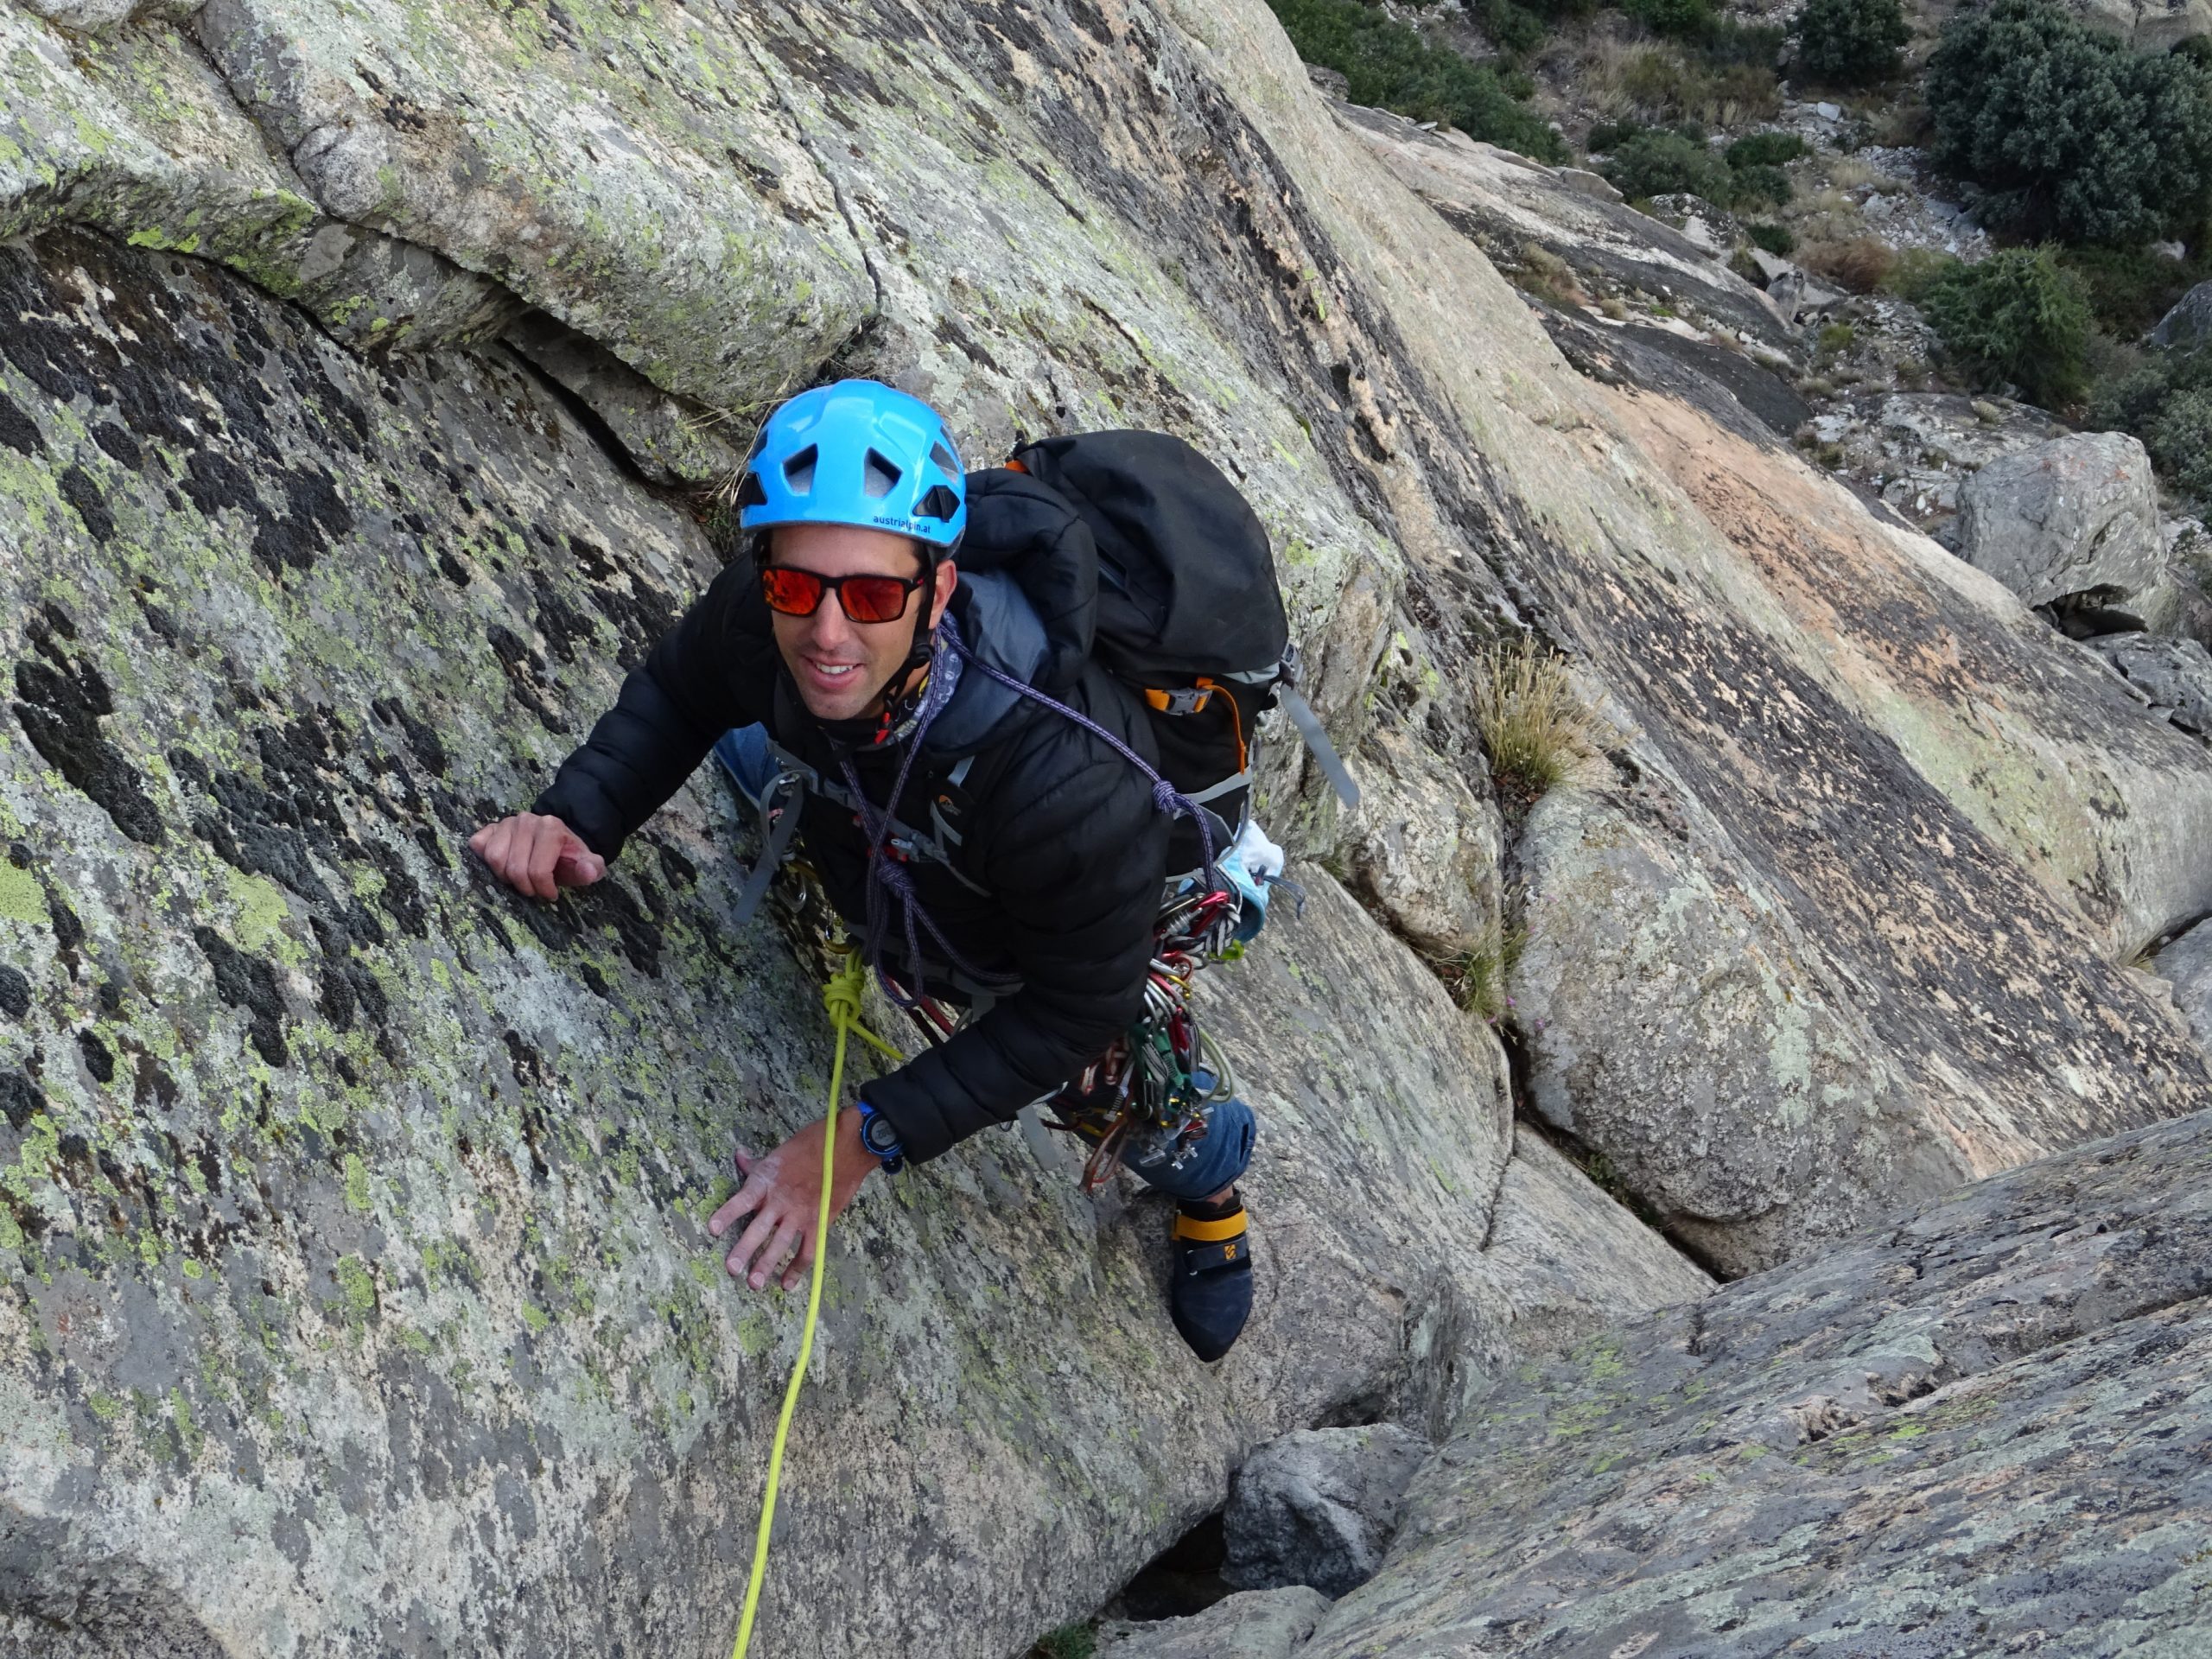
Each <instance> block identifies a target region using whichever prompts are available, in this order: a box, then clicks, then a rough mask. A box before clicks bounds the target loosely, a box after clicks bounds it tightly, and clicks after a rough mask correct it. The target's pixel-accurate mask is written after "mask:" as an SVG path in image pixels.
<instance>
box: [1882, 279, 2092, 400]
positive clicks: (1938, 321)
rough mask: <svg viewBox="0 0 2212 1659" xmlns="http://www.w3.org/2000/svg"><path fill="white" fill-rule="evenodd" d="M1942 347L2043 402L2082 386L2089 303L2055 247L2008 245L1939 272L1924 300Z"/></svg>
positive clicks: (1986, 379) (1993, 381) (1994, 380)
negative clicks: (1974, 262) (1971, 262)
mask: <svg viewBox="0 0 2212 1659" xmlns="http://www.w3.org/2000/svg"><path fill="white" fill-rule="evenodd" d="M1921 309H1922V310H1923V312H1924V313H1925V314H1926V315H1927V317H1928V321H1929V323H1930V324H1931V325H1932V326H1933V327H1934V328H1935V330H1936V337H1937V338H1938V339H1940V340H1942V342H1943V349H1944V351H1945V352H1946V353H1948V355H1949V356H1950V357H1951V358H1952V359H1953V360H1954V361H1955V362H1956V364H1957V365H1958V366H1959V367H1961V369H1963V370H1965V371H1966V372H1967V373H1968V374H1970V375H1972V376H1974V378H1976V379H1977V380H1978V381H1979V382H1980V384H1981V385H1999V384H2000V383H2003V382H2005V381H2010V382H2012V384H2013V385H2018V387H2019V388H2020V389H2021V391H2024V393H2025V394H2026V395H2027V397H2029V398H2030V399H2031V401H2032V402H2035V403H2038V404H2042V405H2043V406H2044V408H2046V409H2055V408H2057V407H2059V406H2060V405H2062V404H2067V403H2069V402H2071V401H2072V400H2073V399H2075V397H2079V396H2080V395H2081V394H2082V391H2084V389H2085V382H2086V379H2087V368H2088V343H2089V328H2090V320H2089V305H2088V300H2087V298H2086V297H2085V296H2083V294H2082V284H2081V283H2080V281H2079V279H2077V278H2076V277H2075V276H2074V274H2073V273H2072V272H2071V271H2069V270H2066V269H2064V267H2063V266H2062V265H2060V264H2059V263H2058V260H2057V258H2056V253H2055V250H2053V249H2050V248H2047V247H2044V248H2007V249H2005V251H2002V252H2000V253H1994V254H1992V255H1991V256H1990V257H1988V258H1986V259H1985V260H1983V261H1982V262H1981V263H1980V264H1977V265H1961V266H1959V267H1958V268H1957V269H1955V270H1951V271H1948V272H1947V273H1945V274H1944V275H1943V276H1942V277H1939V278H1937V279H1936V282H1935V283H1934V284H1933V285H1932V286H1931V287H1930V288H1929V290H1928V293H1927V296H1926V297H1925V298H1924V299H1923V301H1922V302H1921Z"/></svg>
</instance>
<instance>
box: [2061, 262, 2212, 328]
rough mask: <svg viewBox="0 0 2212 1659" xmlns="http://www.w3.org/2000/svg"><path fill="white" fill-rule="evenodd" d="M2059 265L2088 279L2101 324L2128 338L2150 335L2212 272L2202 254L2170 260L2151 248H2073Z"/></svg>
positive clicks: (2085, 284) (2091, 300)
mask: <svg viewBox="0 0 2212 1659" xmlns="http://www.w3.org/2000/svg"><path fill="white" fill-rule="evenodd" d="M2059 263H2060V264H2063V265H2064V266H2065V267H2066V268H2067V270H2070V271H2072V272H2073V273H2074V274H2075V276H2076V277H2080V278H2081V279H2082V287H2083V288H2084V289H2087V290H2088V296H2089V309H2090V310H2091V311H2093V312H2094V313H2095V314H2096V318H2097V321H2098V322H2100V323H2101V324H2102V325H2103V326H2104V327H2105V328H2106V329H2107V331H2109V332H2110V333H2112V334H2116V335H2119V336H2120V337H2121V338H2122V339H2133V338H2134V337H2135V336H2136V335H2138V334H2146V333H2148V332H2149V331H2150V330H2151V328H2152V327H2153V326H2155V325H2156V324H2157V322H2158V319H2159V318H2160V317H2163V316H2164V315H2166V313H2167V312H2168V311H2170V310H2171V309H2172V308H2173V306H2174V302H2175V301H2177V300H2178V299H2180V298H2181V296H2183V295H2184V294H2186V293H2188V292H2189V290H2190V289H2192V288H2194V287H2196V284H2197V283H2201V282H2202V281H2204V280H2205V278H2206V277H2212V269H2208V262H2207V261H2205V260H2204V259H2202V257H2199V258H2195V259H2185V260H2183V259H2168V258H2166V257H2164V256H2163V255H2160V254H2155V253H2152V251H2150V250H2149V249H2147V248H2069V249H2068V250H2067V251H2065V252H2064V253H2063V254H2061V255H2060V256H2059Z"/></svg>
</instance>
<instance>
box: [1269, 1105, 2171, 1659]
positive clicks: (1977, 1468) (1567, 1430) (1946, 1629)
mask: <svg viewBox="0 0 2212 1659" xmlns="http://www.w3.org/2000/svg"><path fill="white" fill-rule="evenodd" d="M2209 1169H2212V1112H2200V1113H2198V1114H2196V1115H2195V1116H2190V1117H2188V1118H2183V1119H2181V1120H2178V1121H2176V1122H2170V1123H2164V1124H2160V1125H2157V1126H2155V1127H2152V1128H2147V1129H2143V1130H2139V1131H2137V1132H2135V1133H2133V1134H2130V1135H2122V1136H2119V1137H2116V1138H2114V1139H2112V1140H2108V1141H2101V1142H2098V1143H2096V1144H2094V1145H2092V1146H2088V1147H2082V1148H2080V1149H2078V1150H2076V1151H2075V1152H2072V1153H2069V1154H2065V1155H2063V1156H2061V1157H2057V1158H2054V1159H2050V1160H2047V1161H2045V1162H2043V1163H2039V1164H2035V1165H2032V1166H2028V1167H2025V1168H2023V1169H2018V1170H2015V1171H2012V1172H2009V1173H2005V1174H2003V1175H1999V1176H1996V1177H1993V1178H1992V1179H1989V1180H1986V1181H1984V1182H1981V1183H1980V1184H1979V1185H1974V1186H1971V1187H1968V1188H1967V1189H1965V1190H1964V1191H1962V1192H1958V1193H1956V1194H1955V1195H1954V1196H1953V1197H1951V1198H1948V1199H1947V1200H1946V1201H1944V1202H1942V1203H1940V1204H1937V1205H1933V1206H1932V1207H1930V1208H1929V1209H1928V1210H1926V1211H1923V1213H1921V1214H1919V1215H1917V1216H1909V1217H1904V1218H1902V1219H1900V1220H1898V1221H1897V1222H1896V1223H1894V1224H1891V1225H1889V1226H1885V1227H1882V1228H1878V1229H1876V1230H1870V1231H1867V1232H1864V1233H1861V1234H1859V1236H1856V1237H1855V1238H1853V1239H1852V1240H1851V1241H1850V1242H1849V1243H1846V1244H1843V1245H1841V1246H1840V1247H1837V1248H1834V1249H1830V1250H1828V1251H1827V1252H1825V1253H1824V1254H1823V1255H1822V1256H1821V1258H1820V1259H1819V1260H1817V1261H1813V1262H1807V1263H1805V1264H1803V1265H1802V1266H1799V1267H1796V1268H1789V1269H1787V1270H1784V1271H1781V1272H1776V1273H1769V1274H1761V1275H1758V1276H1757V1277H1755V1278H1751V1279H1747V1280H1744V1281H1740V1282H1738V1283H1737V1284H1734V1285H1731V1286H1729V1287H1726V1288H1725V1289H1723V1290H1721V1291H1720V1292H1719V1293H1718V1294H1715V1295H1713V1297H1711V1298H1709V1299H1707V1300H1705V1301H1703V1302H1701V1303H1698V1304H1695V1305H1694V1306H1690V1307H1688V1308H1684V1309H1680V1310H1676V1311H1674V1312H1670V1313H1662V1314H1659V1315H1656V1316H1653V1317H1650V1318H1648V1319H1643V1320H1641V1321H1638V1322H1637V1323H1634V1324H1631V1325H1627V1326H1626V1327H1624V1328H1623V1329H1622V1330H1620V1331H1619V1332H1617V1333H1614V1334H1611V1335H1609V1336H1606V1337H1603V1338H1597V1339H1593V1340H1592V1341H1590V1342H1588V1343H1586V1344H1583V1345H1582V1346H1580V1348H1579V1349H1577V1350H1576V1351H1573V1352H1572V1353H1571V1354H1569V1355H1568V1356H1567V1357H1564V1358H1562V1359H1560V1360H1559V1361H1556V1362H1554V1363H1545V1364H1538V1365H1532V1366H1529V1367H1525V1368H1523V1369H1522V1370H1521V1371H1520V1372H1519V1373H1518V1374H1516V1375H1515V1376H1512V1377H1510V1379H1509V1380H1508V1381H1507V1382H1506V1383H1504V1384H1503V1386H1501V1387H1500V1388H1499V1389H1497V1390H1496V1391H1495V1392H1494V1393H1492V1394H1491V1395H1490V1396H1488V1397H1487V1398H1485V1399H1483V1400H1481V1401H1479V1402H1477V1404H1476V1405H1475V1406H1474V1407H1472V1408H1471V1409H1470V1411H1469V1414H1468V1415H1467V1417H1466V1418H1465V1421H1463V1423H1462V1424H1461V1426H1460V1427H1459V1431H1458V1432H1457V1433H1455V1434H1454V1435H1453V1436H1452V1440H1451V1441H1450V1442H1449V1443H1448V1444H1447V1445H1446V1447H1445V1448H1444V1449H1443V1450H1442V1451H1441V1452H1439V1453H1438V1455H1437V1457H1436V1458H1435V1459H1433V1460H1432V1461H1431V1462H1430V1463H1429V1464H1428V1465H1427V1466H1426V1467H1425V1468H1424V1470H1423V1471H1422V1473H1421V1477H1420V1478H1418V1479H1417V1480H1416V1482H1415V1484H1414V1489H1413V1491H1411V1492H1410V1493H1409V1494H1408V1498H1407V1516H1406V1521H1405V1524H1404V1526H1403V1527H1402V1530H1401V1532H1400V1535H1399V1540H1398V1542H1397V1544H1396V1546H1395V1548H1393V1550H1392V1552H1391V1554H1390V1558H1389V1560H1388V1562H1387V1563H1386V1564H1385V1566H1384V1567H1383V1571H1382V1572H1381V1573H1379V1574H1378V1575H1377V1576H1376V1578H1375V1579H1374V1580H1371V1581H1370V1582H1369V1583H1368V1584H1367V1585H1366V1586H1363V1587H1362V1588H1361V1589H1359V1590H1357V1591H1355V1592H1352V1594H1351V1596H1349V1597H1347V1598H1346V1599H1344V1600H1343V1601H1341V1602H1339V1603H1338V1605H1336V1606H1335V1607H1334V1608H1333V1609H1332V1610H1331V1612H1330V1614H1329V1617H1328V1618H1326V1619H1325V1620H1324V1622H1323V1624H1322V1628H1321V1629H1320V1630H1319V1631H1318V1632H1316V1634H1315V1637H1314V1640H1313V1644H1312V1646H1311V1647H1310V1648H1309V1649H1304V1650H1302V1654H1301V1659H1356V1656H1363V1655H1373V1654H1378V1653H1389V1654H1393V1655H1407V1656H1414V1655H1419V1656H1439V1659H1440V1656H1445V1655H1469V1654H1480V1655H1484V1656H1489V1659H1514V1656H1523V1655H1526V1656H1535V1655H1546V1656H1567V1655H1577V1656H1580V1655H1584V1654H1589V1655H1605V1654H1616V1655H1618V1654H1633V1655H1636V1656H1637V1659H1752V1656H1759V1659H1767V1656H1771V1655H1775V1654H1779V1653H1783V1652H1790V1653H1796V1652H1805V1653H1834V1654H1838V1655H1841V1654H1847V1653H1849V1654H1885V1655H1903V1654H1913V1655H1922V1654H1925V1655H1949V1654H1956V1653H1966V1654H1974V1655H1981V1654H1990V1655H1996V1654H2021V1653H2035V1654H2054V1655H2069V1656H2071V1655H2088V1654H2093V1653H2094V1654H2118V1653H2123V1652H2124V1653H2133V1654H2143V1655H2152V1654H2162V1655H2182V1654H2190V1653H2197V1652H2202V1651H2204V1650H2205V1646H2206V1644H2207V1643H2208V1642H2212V1552H2208V1551H2207V1550H2206V1549H2205V1548H2204V1541H2205V1539H2206V1537H2207V1535H2208V1530H2209V1529H2212V1381H2208V1378H2212V1300H2208V1299H2209V1298H2212V1179H2208V1176H2207V1171H2208V1170H2209Z"/></svg>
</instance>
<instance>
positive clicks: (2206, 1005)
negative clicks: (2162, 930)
mask: <svg viewBox="0 0 2212 1659" xmlns="http://www.w3.org/2000/svg"><path fill="white" fill-rule="evenodd" d="M2151 969H2152V972H2154V973H2156V974H2157V975H2158V976H2159V977H2160V978H2162V979H2164V980H2165V981H2167V982H2169V983H2171V985H2172V986H2173V988H2174V1006H2175V1007H2177V1008H2178V1009H2180V1010H2181V1014H2182V1017H2183V1019H2185V1020H2188V1021H2189V1023H2190V1028H2191V1029H2192V1030H2194V1031H2195V1032H2196V1039H2197V1041H2199V1042H2201V1043H2202V1044H2203V1045H2204V1046H2206V1047H2207V1048H2212V926H2208V925H2205V924H2203V923H2201V922H2200V923H2199V924H2197V925H2196V926H2195V927H2192V928H2190V930H2189V931H2187V932H2186V933H2183V935H2182V936H2181V937H2180V938H2177V939H2176V940H2175V941H2174V942H2173V943H2172V944H2169V945H2167V946H2166V947H2165V948H2164V950H2160V951H2159V952H2158V955H2156V956H2155V957H2152V958H2151Z"/></svg>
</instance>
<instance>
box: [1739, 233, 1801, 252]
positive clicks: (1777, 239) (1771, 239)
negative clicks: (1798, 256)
mask: <svg viewBox="0 0 2212 1659" xmlns="http://www.w3.org/2000/svg"><path fill="white" fill-rule="evenodd" d="M1744 236H1745V239H1746V240H1748V241H1749V242H1750V243H1751V245H1752V246H1753V247H1755V248H1764V249H1765V250H1766V251H1768V252H1769V253H1772V254H1778V255H1781V256H1782V257H1785V258H1786V257H1789V254H1790V253H1791V252H1793V251H1795V250H1796V246H1797V235H1796V232H1794V231H1792V230H1791V229H1790V228H1789V226H1787V225H1746V226H1744Z"/></svg>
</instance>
